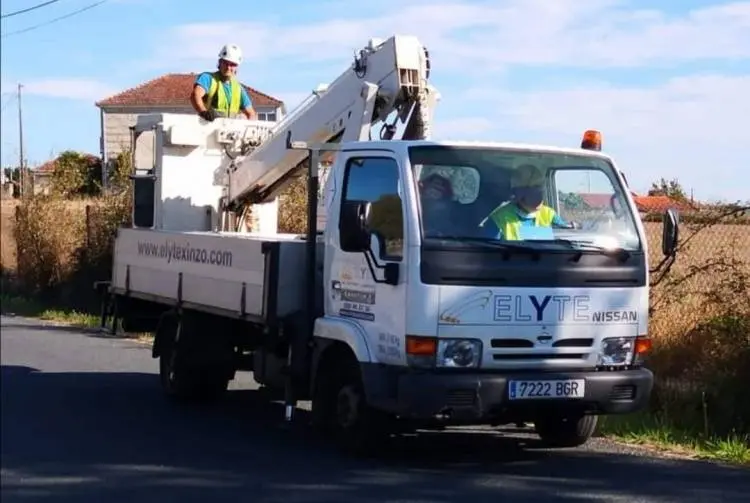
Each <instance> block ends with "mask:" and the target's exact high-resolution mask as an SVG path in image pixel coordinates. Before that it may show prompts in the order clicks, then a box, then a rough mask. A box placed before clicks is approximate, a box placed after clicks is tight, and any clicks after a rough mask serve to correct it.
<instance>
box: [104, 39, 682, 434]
mask: <svg viewBox="0 0 750 503" xmlns="http://www.w3.org/2000/svg"><path fill="white" fill-rule="evenodd" d="M429 69H430V61H429V54H428V52H427V51H426V50H425V48H424V47H423V46H422V44H421V43H420V42H419V40H418V39H417V38H415V37H411V36H394V37H391V38H389V39H387V40H372V41H370V43H369V44H368V46H366V47H365V48H364V49H363V50H362V51H360V53H359V55H358V56H356V57H355V61H354V63H353V64H352V66H351V67H350V68H348V69H347V70H346V71H345V72H344V73H343V74H342V75H341V76H340V77H339V78H338V79H337V80H336V81H334V82H333V83H332V84H331V85H330V86H323V87H321V88H319V89H318V90H316V91H315V92H314V93H313V94H312V95H311V97H310V98H309V99H308V100H307V101H305V102H304V103H302V104H301V105H300V106H299V107H298V108H296V109H295V110H294V111H292V112H291V113H290V114H289V115H288V116H287V117H285V118H283V120H281V121H280V122H278V123H268V122H263V121H248V120H244V119H217V120H216V121H214V122H210V123H209V122H205V121H203V120H201V119H199V118H197V117H193V116H186V115H170V114H155V115H148V116H143V117H141V118H139V121H138V123H137V125H136V126H135V127H134V130H133V133H134V134H133V145H134V150H133V156H134V161H135V174H134V176H133V178H134V205H133V221H132V226H129V227H123V228H121V229H119V231H118V235H117V237H116V241H115V244H114V257H113V268H112V277H111V279H110V280H108V281H105V282H104V283H103V286H104V288H103V292H104V293H105V301H104V302H103V311H102V327H103V328H106V329H110V328H109V327H110V326H111V327H112V328H111V329H112V330H114V328H115V327H122V328H125V329H127V330H135V331H140V330H146V331H153V332H155V339H154V343H153V356H154V357H155V358H158V359H159V369H160V376H161V383H162V386H163V389H164V391H165V392H166V393H167V394H168V395H170V396H174V397H180V398H189V399H194V398H214V397H217V396H219V395H220V394H221V393H222V392H224V391H225V390H226V389H227V386H228V383H229V381H230V380H232V379H233V378H234V376H235V372H236V371H238V370H249V371H252V372H253V375H254V379H255V380H256V381H257V382H258V383H259V384H260V385H262V386H265V387H267V388H268V389H270V390H278V391H279V392H281V391H283V392H284V400H285V404H286V408H285V411H286V413H285V419H286V420H287V421H290V420H292V417H293V411H294V410H295V409H296V406H297V403H298V401H299V400H310V401H311V402H312V413H311V417H312V422H313V424H314V425H315V426H316V427H319V428H320V429H321V431H324V432H327V433H328V434H331V435H333V437H334V438H336V439H338V440H339V441H340V442H341V444H342V445H343V446H346V447H350V448H351V447H357V448H366V447H370V446H373V445H375V443H376V442H378V440H379V439H381V438H383V435H387V434H391V433H394V432H399V431H405V430H415V429H425V428H443V427H445V426H446V425H461V424H490V425H501V424H507V423H526V422H528V423H533V424H534V426H535V428H536V431H537V433H538V434H539V435H540V437H541V438H542V439H543V441H545V442H547V443H548V444H549V445H555V446H575V445H580V444H582V443H584V442H586V440H587V439H588V438H589V437H590V436H591V435H592V433H593V431H594V429H595V426H596V422H597V417H598V416H599V415H602V414H623V413H629V412H632V411H636V410H639V409H641V408H643V407H644V406H645V405H646V403H647V401H648V399H649V395H650V392H651V388H652V382H653V375H652V373H651V372H650V371H649V370H648V369H647V368H646V367H645V366H644V359H645V356H646V354H647V352H648V349H649V348H650V340H649V335H648V296H649V287H648V285H649V275H650V274H651V273H652V272H653V271H649V269H648V259H647V257H648V244H647V239H646V234H645V232H644V226H643V224H642V223H641V219H640V218H639V215H638V211H637V209H636V206H635V204H634V201H633V198H632V197H631V194H630V191H629V190H628V188H627V183H626V180H625V179H624V176H623V174H622V173H621V172H620V170H619V169H618V168H617V165H616V164H615V162H614V160H613V159H612V158H610V157H609V156H607V155H604V154H602V153H601V152H600V151H599V150H600V144H601V142H600V137H599V136H598V133H595V132H587V134H586V137H585V141H584V142H583V144H582V147H583V148H558V147H551V146H539V145H521V144H508V143H485V142H448V141H432V140H430V139H429V136H430V135H429V128H430V124H431V121H432V112H433V110H434V108H435V104H436V103H437V101H438V97H439V96H438V93H437V91H436V90H435V89H434V88H433V87H432V86H431V85H429V84H428V78H429ZM375 125H379V126H381V128H380V138H379V139H376V140H372V139H370V135H371V131H372V130H373V128H374V126H375ZM589 140H593V141H589ZM315 142H320V143H315ZM529 165H532V166H533V167H535V169H536V170H537V171H536V172H537V173H541V175H540V177H538V179H537V181H536V184H537V187H539V188H543V196H544V200H545V202H546V204H547V205H548V207H550V208H552V209H554V213H549V212H548V214H549V215H553V214H555V215H557V216H556V217H555V218H554V219H553V220H552V221H551V224H552V228H550V227H534V226H532V225H525V224H524V223H523V222H520V220H519V221H517V222H516V223H514V224H513V225H516V227H513V228H514V229H522V228H523V232H524V233H526V232H527V231H528V235H526V234H525V235H524V237H523V238H521V239H513V238H512V237H511V236H510V234H509V233H512V232H511V231H510V230H512V229H511V228H510V227H507V225H506V224H507V222H506V224H502V223H497V227H498V228H502V229H505V231H506V232H505V234H502V235H500V234H499V233H496V232H494V231H493V232H490V231H488V230H487V229H488V227H490V226H491V224H492V223H494V222H496V220H495V215H497V213H496V212H495V211H494V210H495V209H496V208H498V207H499V206H501V205H503V206H502V207H503V208H506V209H507V208H509V207H512V205H513V204H515V201H516V199H517V198H518V197H519V192H518V190H521V189H519V187H524V186H528V185H529V184H528V183H527V184H526V185H524V184H523V183H522V181H519V179H521V178H524V177H528V174H524V173H527V171H528V169H529ZM524 170H527V171H524ZM294 176H307V187H308V193H307V197H308V200H307V208H306V215H305V216H306V220H307V223H308V228H307V233H306V234H303V235H289V234H280V233H278V232H277V218H278V198H277V196H278V195H279V194H280V193H281V192H282V191H283V190H284V188H285V187H286V186H287V184H288V183H289V182H290V180H292V178H293V177H294ZM319 179H323V181H324V183H321V184H319ZM319 187H323V190H322V191H321V190H319ZM514 198H516V199H514ZM508 205H511V206H508ZM248 208H249V210H248ZM550 211H551V210H550ZM537 213H538V212H537ZM488 217H491V218H489V219H488ZM519 218H520V217H519ZM562 219H564V220H565V221H563V220H562ZM488 222H489V223H490V224H488ZM569 222H570V223H569ZM503 225H506V227H503ZM509 229H510V230H509ZM514 232H515V231H514ZM545 232H546V234H545ZM677 232H678V225H677V216H676V214H675V213H673V212H672V211H668V212H667V213H666V214H665V216H664V235H663V244H662V251H663V255H664V257H665V258H664V260H662V262H661V264H659V266H657V267H656V268H655V269H663V268H665V267H669V265H670V264H671V263H672V262H673V261H674V256H675V249H676V244H677ZM534 233H536V234H534Z"/></svg>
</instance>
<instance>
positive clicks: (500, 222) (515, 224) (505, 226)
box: [489, 203, 555, 241]
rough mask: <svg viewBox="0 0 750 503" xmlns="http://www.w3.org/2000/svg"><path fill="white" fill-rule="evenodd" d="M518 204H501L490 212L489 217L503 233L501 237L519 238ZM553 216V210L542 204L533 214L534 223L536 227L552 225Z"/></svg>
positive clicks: (515, 239) (511, 239) (519, 218)
mask: <svg viewBox="0 0 750 503" xmlns="http://www.w3.org/2000/svg"><path fill="white" fill-rule="evenodd" d="M518 209H519V208H518V206H516V205H515V204H514V203H509V204H505V205H502V206H500V207H498V208H496V209H495V210H493V211H492V213H490V217H489V218H490V219H491V220H492V221H493V222H495V225H496V226H497V228H498V229H499V230H500V232H502V233H503V239H507V240H509V241H518V240H520V239H521V217H520V216H519V215H518ZM554 218H555V210H553V209H552V208H550V207H549V206H547V205H545V204H542V205H541V206H540V207H539V209H537V210H536V214H535V215H534V224H535V225H536V226H537V227H552V220H553V219H554Z"/></svg>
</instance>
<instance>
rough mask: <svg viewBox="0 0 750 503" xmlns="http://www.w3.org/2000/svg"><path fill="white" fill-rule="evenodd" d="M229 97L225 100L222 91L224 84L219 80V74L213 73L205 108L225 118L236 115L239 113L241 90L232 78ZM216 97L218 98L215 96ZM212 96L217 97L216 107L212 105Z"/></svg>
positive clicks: (225, 97) (224, 93) (225, 94)
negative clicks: (211, 109)
mask: <svg viewBox="0 0 750 503" xmlns="http://www.w3.org/2000/svg"><path fill="white" fill-rule="evenodd" d="M229 86H230V92H231V96H230V97H229V98H227V93H226V92H225V90H224V83H223V82H222V80H221V74H220V73H219V72H214V73H212V74H211V87H209V89H208V92H207V93H206V97H205V101H204V104H205V105H206V107H207V108H213V109H214V110H216V111H217V112H219V113H220V114H221V115H223V116H225V117H231V116H233V115H236V114H238V113H239V111H240V100H241V98H242V94H241V93H242V89H241V88H240V83H239V82H238V81H237V79H235V78H234V77H232V78H231V79H230V80H229ZM217 95H218V96H217ZM214 96H217V97H218V99H217V100H216V105H215V106H214V105H213V101H214Z"/></svg>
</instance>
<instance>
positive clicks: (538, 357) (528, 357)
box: [492, 353, 589, 361]
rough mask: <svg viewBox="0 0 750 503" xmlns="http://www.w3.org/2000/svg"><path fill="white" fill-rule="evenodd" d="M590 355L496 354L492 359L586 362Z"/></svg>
mask: <svg viewBox="0 0 750 503" xmlns="http://www.w3.org/2000/svg"><path fill="white" fill-rule="evenodd" d="M588 356H589V355H588V353H511V354H505V353H504V354H495V355H492V359H493V360H495V361H514V360H585V359H586V358H588Z"/></svg>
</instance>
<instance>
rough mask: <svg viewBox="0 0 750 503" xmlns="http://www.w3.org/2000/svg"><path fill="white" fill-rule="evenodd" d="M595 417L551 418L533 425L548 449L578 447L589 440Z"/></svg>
mask: <svg viewBox="0 0 750 503" xmlns="http://www.w3.org/2000/svg"><path fill="white" fill-rule="evenodd" d="M597 420H598V417H597V416H589V415H586V416H578V417H575V416H574V417H560V416H551V417H545V418H543V419H539V420H537V421H536V422H535V423H534V428H535V429H536V432H537V434H538V435H539V437H540V438H541V439H542V442H544V443H545V444H547V445H548V446H549V447H579V446H581V445H583V444H585V443H586V442H588V440H589V439H590V438H591V436H592V435H593V434H594V430H596V424H597Z"/></svg>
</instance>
